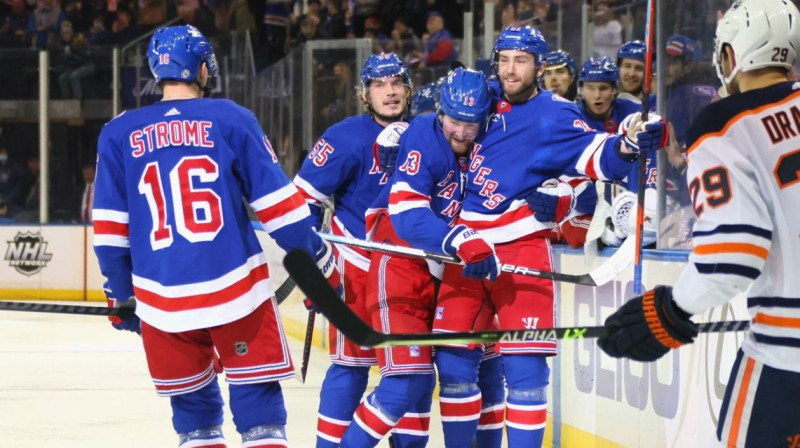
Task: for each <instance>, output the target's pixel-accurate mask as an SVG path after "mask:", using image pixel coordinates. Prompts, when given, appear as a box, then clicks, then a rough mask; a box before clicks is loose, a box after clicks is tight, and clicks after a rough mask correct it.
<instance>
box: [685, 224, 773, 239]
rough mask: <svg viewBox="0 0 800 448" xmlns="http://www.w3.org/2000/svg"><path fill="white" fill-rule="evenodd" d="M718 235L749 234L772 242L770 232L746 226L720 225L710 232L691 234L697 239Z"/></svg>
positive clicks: (698, 231)
mask: <svg viewBox="0 0 800 448" xmlns="http://www.w3.org/2000/svg"><path fill="white" fill-rule="evenodd" d="M719 233H749V234H751V235H754V236H757V237H760V238H764V239H767V240H772V232H771V231H770V230H767V229H764V228H761V227H756V226H751V225H747V224H722V225H719V226H717V227H715V228H714V229H712V230H704V231H701V230H695V231H694V232H692V236H693V237H694V238H698V237H704V236H712V235H715V234H719Z"/></svg>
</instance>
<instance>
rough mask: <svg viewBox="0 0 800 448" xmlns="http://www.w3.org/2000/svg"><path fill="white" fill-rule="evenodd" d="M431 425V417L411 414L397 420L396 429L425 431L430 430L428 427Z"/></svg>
mask: <svg viewBox="0 0 800 448" xmlns="http://www.w3.org/2000/svg"><path fill="white" fill-rule="evenodd" d="M430 427H431V418H430V416H428V417H418V416H411V415H405V416H403V418H401V419H400V421H399V422H397V425H396V426H395V427H394V428H395V430H406V431H424V432H428V429H430Z"/></svg>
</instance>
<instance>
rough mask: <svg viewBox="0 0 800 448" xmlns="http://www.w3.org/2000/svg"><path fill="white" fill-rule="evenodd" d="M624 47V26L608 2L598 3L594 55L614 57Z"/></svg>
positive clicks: (595, 14) (595, 20)
mask: <svg viewBox="0 0 800 448" xmlns="http://www.w3.org/2000/svg"><path fill="white" fill-rule="evenodd" d="M620 45H622V24H620V23H619V20H617V19H616V17H614V11H612V10H611V7H610V6H608V3H606V2H599V3H597V10H596V11H595V13H594V55H595V57H604V56H608V57H614V56H616V55H617V49H618V48H619V46H620Z"/></svg>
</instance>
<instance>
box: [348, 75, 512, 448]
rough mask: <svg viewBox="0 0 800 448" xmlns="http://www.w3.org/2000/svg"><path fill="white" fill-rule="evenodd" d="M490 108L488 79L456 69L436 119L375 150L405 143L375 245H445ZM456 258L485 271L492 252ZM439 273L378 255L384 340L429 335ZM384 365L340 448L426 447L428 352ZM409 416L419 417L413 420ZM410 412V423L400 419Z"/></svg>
mask: <svg viewBox="0 0 800 448" xmlns="http://www.w3.org/2000/svg"><path fill="white" fill-rule="evenodd" d="M490 105H491V97H490V94H489V89H488V85H487V83H486V80H485V77H484V75H483V73H481V72H477V71H473V70H468V69H465V68H458V69H456V70H454V71H451V72H450V73H449V74H448V75H447V76H446V78H445V81H444V83H443V85H442V86H441V100H440V107H439V110H438V112H437V113H435V114H426V115H423V116H420V117H417V118H416V119H415V120H414V121H413V122H412V123H411V125H406V124H405V123H393V124H390V125H389V126H387V128H386V129H385V130H384V132H383V133H381V135H380V136H379V138H378V143H379V144H380V146H381V147H382V148H383V147H386V146H399V148H400V150H399V155H398V165H399V166H398V167H397V168H396V169H395V170H394V173H393V174H392V177H391V181H390V184H389V185H388V186H387V187H385V189H384V191H382V192H381V195H380V196H378V199H377V200H376V202H375V203H374V204H373V206H372V207H371V208H370V210H369V215H368V216H367V225H368V228H367V229H368V234H369V237H370V238H371V239H372V240H375V241H380V242H388V243H390V244H394V245H400V246H413V247H417V248H421V249H424V250H429V251H437V252H441V251H442V241H444V240H445V239H446V238H447V236H448V235H449V234H450V233H451V232H452V231H453V229H452V227H451V225H452V222H453V221H454V219H455V217H456V216H457V215H458V212H459V210H460V208H461V196H462V193H463V173H464V171H465V170H466V166H467V156H468V154H469V151H470V149H471V148H472V145H473V143H474V142H475V140H476V139H477V138H478V137H479V136H480V135H481V133H482V132H483V131H484V130H485V127H486V120H487V117H488V116H489V107H490ZM406 127H407V130H406ZM404 130H405V132H403V131H404ZM401 133H402V136H401V137H399V140H398V136H399V135H400V134H401ZM481 248H482V249H481ZM459 254H460V255H462V257H463V259H464V261H465V262H466V263H467V267H466V268H465V269H467V270H473V269H479V270H483V269H484V268H483V267H478V266H483V264H484V263H485V262H484V261H483V258H481V257H484V258H485V257H486V256H491V255H492V251H491V250H490V249H489V246H488V245H487V244H486V243H485V242H483V241H482V240H480V239H479V238H474V239H473V240H470V241H469V242H465V243H464V244H463V245H462V246H461V248H460V252H459ZM495 275H496V271H495ZM440 276H441V266H440V265H439V264H437V263H426V261H425V260H423V259H416V258H408V257H402V256H393V255H388V254H384V253H380V252H373V253H372V263H371V264H370V271H369V281H368V285H367V307H368V309H369V311H370V313H371V317H372V320H371V322H372V324H373V325H374V326H375V328H378V329H380V330H381V331H384V332H387V333H388V332H391V333H414V332H429V331H430V330H431V322H432V320H433V310H434V304H435V299H436V297H435V290H436V287H435V283H436V282H438V280H434V278H435V277H440ZM487 316H488V315H487ZM488 317H491V316H488ZM378 360H379V366H380V372H381V375H382V379H381V382H380V384H379V385H378V387H377V388H376V389H375V391H374V392H373V393H371V394H369V395H368V396H367V397H366V399H365V400H364V402H362V403H361V405H360V406H359V408H358V410H357V411H356V415H355V417H354V421H353V423H352V424H351V425H350V427H349V428H348V430H347V431H346V432H345V434H344V437H343V439H342V447H345V448H353V447H371V446H375V445H376V444H377V443H378V441H379V440H380V438H381V437H383V436H384V435H385V434H386V433H387V432H388V431H390V430H392V431H393V432H392V439H393V442H394V446H397V447H423V446H425V444H426V442H427V433H428V426H429V424H430V411H431V400H432V397H431V394H432V392H433V387H434V383H435V380H434V369H433V360H432V349H431V347H430V346H413V347H394V348H386V349H380V350H379V351H378ZM500 391H501V392H502V389H500ZM478 411H480V410H478ZM408 412H412V413H413V414H414V415H419V416H422V418H421V419H419V420H418V421H415V420H414V419H412V418H409V416H408V414H406V413H408ZM404 414H406V415H407V417H406V418H404V419H402V420H401V419H400V417H402V416H403V415H404ZM398 421H399V422H400V423H399V424H398ZM422 434H424V437H420V435H422Z"/></svg>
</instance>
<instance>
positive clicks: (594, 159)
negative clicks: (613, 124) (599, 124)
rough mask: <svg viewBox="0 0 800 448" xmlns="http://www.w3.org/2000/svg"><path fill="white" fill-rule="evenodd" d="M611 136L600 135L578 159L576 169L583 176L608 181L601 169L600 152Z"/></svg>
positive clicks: (595, 137) (596, 136)
mask: <svg viewBox="0 0 800 448" xmlns="http://www.w3.org/2000/svg"><path fill="white" fill-rule="evenodd" d="M608 137H609V134H606V133H599V134H597V135H595V136H594V138H593V139H592V142H591V143H589V145H587V146H586V148H584V150H583V153H582V154H581V156H580V157H579V158H578V163H576V164H575V168H576V169H577V171H578V172H579V173H581V174H586V175H587V176H589V177H591V178H592V179H599V180H606V178H605V175H604V174H603V170H602V169H600V154H599V152H600V150H602V149H603V145H604V144H605V142H606V140H607V139H608Z"/></svg>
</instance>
